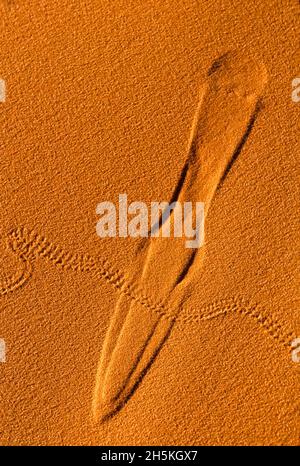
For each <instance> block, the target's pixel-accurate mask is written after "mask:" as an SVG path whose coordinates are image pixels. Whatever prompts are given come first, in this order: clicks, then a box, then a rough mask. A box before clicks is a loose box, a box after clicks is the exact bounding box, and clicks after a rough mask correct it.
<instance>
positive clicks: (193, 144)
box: [0, 54, 294, 420]
mask: <svg viewBox="0 0 300 466" xmlns="http://www.w3.org/2000/svg"><path fill="white" fill-rule="evenodd" d="M265 82H266V72H265V69H264V67H263V66H261V65H258V64H257V63H256V62H254V61H253V60H250V59H247V58H245V57H241V56H239V55H238V54H226V55H224V56H222V57H221V58H220V59H218V60H216V61H215V62H214V63H213V65H212V67H211V69H210V70H209V72H208V75H207V78H206V80H205V81H204V83H203V85H202V86H201V90H200V97H199V103H198V106H197V109H196V113H195V118H194V121H193V125H192V129H191V135H190V140H189V144H188V150H187V156H186V160H185V162H184V165H183V169H182V174H181V176H180V179H179V182H178V184H177V187H176V188H175V189H174V194H173V196H172V200H171V202H173V201H175V200H179V201H183V202H184V201H192V202H196V201H202V202H204V203H205V214H207V212H208V209H209V206H210V204H211V201H212V199H213V197H214V195H215V194H216V193H217V191H218V190H219V189H220V188H221V186H222V184H223V182H224V180H225V178H226V176H228V174H229V173H230V170H231V167H232V165H233V163H234V161H235V160H236V158H237V157H238V155H239V154H240V153H241V150H242V148H243V146H244V144H245V143H246V142H247V139H248V137H249V135H250V133H251V129H252V127H253V125H254V123H255V121H256V118H257V116H258V115H259V111H260V109H261V100H260V98H261V94H262V91H263V87H264V84H265ZM171 215H172V214H171ZM171 220H172V219H171ZM185 239H186V238H184V237H183V238H172V239H170V238H151V239H150V240H149V244H148V249H147V251H146V256H145V258H142V260H141V259H140V260H139V266H138V267H137V268H136V270H134V276H133V277H132V278H131V280H128V279H127V278H125V276H124V275H123V274H121V273H120V272H119V271H116V270H112V269H111V268H110V266H109V265H108V263H107V262H106V261H99V260H97V259H95V258H93V257H90V256H88V255H79V254H71V253H68V252H65V251H64V250H63V249H60V248H59V247H57V246H55V245H54V244H53V243H51V242H49V241H48V240H47V239H46V238H43V237H41V236H40V235H37V234H35V233H34V232H31V231H28V230H27V229H26V228H19V229H16V230H14V231H12V232H11V233H10V235H9V246H10V248H11V249H12V250H13V251H14V252H15V253H16V254H17V255H18V257H19V258H20V259H21V261H22V262H23V263H24V266H26V267H25V270H26V273H25V275H24V276H25V278H24V279H17V277H16V278H15V279H14V280H12V282H14V285H13V286H11V287H10V288H9V289H8V288H7V291H11V290H12V289H15V288H17V287H19V286H21V285H22V284H23V283H25V281H26V280H27V279H28V278H29V276H30V274H31V270H32V264H33V261H34V260H36V258H38V257H44V258H46V259H49V260H50V261H51V262H53V263H54V264H55V265H57V266H59V267H61V268H63V269H70V270H74V271H81V272H84V273H90V274H92V276H94V277H96V278H97V279H98V278H104V279H105V280H107V281H108V282H109V283H110V284H111V285H112V286H113V287H114V288H115V289H116V290H117V291H119V292H120V298H119V300H118V303H117V306H116V309H115V312H114V315H113V317H112V319H111V322H110V326H109V329H108V331H107V335H106V338H105V342H104V345H103V349H102V353H101V358H100V362H99V367H98V371H97V377H96V386H95V391H94V397H93V407H92V409H93V414H94V417H95V419H96V420H98V419H99V418H101V419H106V418H108V417H110V416H111V415H113V414H114V413H116V412H117V411H118V410H119V409H121V408H122V406H124V404H125V403H126V401H127V400H128V399H129V398H130V396H131V395H132V394H133V393H134V390H135V389H136V388H137V386H138V385H139V383H140V381H141V379H142V378H143V376H144V375H145V374H146V372H147V370H148V369H149V367H150V365H151V364H152V363H153V361H154V359H155V357H156V355H157V354H158V353H159V351H160V349H161V348H162V346H163V344H164V342H165V341H166V339H167V338H168V336H169V334H170V332H171V330H172V327H173V325H174V322H175V321H176V320H177V321H179V322H182V323H187V322H201V321H203V320H209V319H213V318H216V317H218V316H220V315H226V314H228V313H230V312H237V313H239V314H242V315H246V316H249V317H251V318H253V319H255V321H256V322H257V323H258V324H259V325H260V327H261V328H263V329H264V330H265V331H266V332H267V333H268V334H269V335H271V336H273V337H274V338H275V339H276V340H277V341H279V342H281V343H282V344H283V345H285V346H289V345H290V341H291V340H292V339H293V337H294V335H293V333H292V332H289V331H285V330H284V329H283V327H282V326H281V325H280V324H278V323H277V322H275V321H274V320H273V319H271V318H269V317H267V316H266V314H265V313H264V310H263V309H262V310H260V308H259V307H257V306H256V305H252V304H249V303H246V302H244V301H243V300H239V299H238V298H224V300H222V301H218V302H215V303H210V304H208V305H206V306H204V307H202V308H201V309H198V310H191V309H186V308H185V307H184V305H183V303H184V293H185V291H186V289H187V285H188V284H190V283H192V284H193V281H192V273H191V270H194V269H197V268H200V267H201V266H202V259H203V248H202V249H200V250H196V251H195V250H189V249H187V248H185V246H184V242H185ZM141 257H142V256H141ZM144 259H145V260H144ZM0 285H1V284H0ZM2 289H4V288H3V287H2ZM153 290H155V291H157V293H156V296H155V298H154V296H153V295H154V293H153ZM170 297H172V306H170V302H169V301H170ZM174 303H175V304H174Z"/></svg>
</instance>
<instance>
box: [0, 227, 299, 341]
mask: <svg viewBox="0 0 300 466" xmlns="http://www.w3.org/2000/svg"><path fill="white" fill-rule="evenodd" d="M7 245H8V247H9V248H10V249H11V250H12V251H13V252H14V253H16V254H17V255H18V257H19V258H20V260H21V261H22V263H23V269H22V271H21V272H19V273H16V274H15V275H13V276H12V277H10V278H9V279H7V280H4V281H2V282H0V295H2V296H3V295H6V294H8V293H9V292H11V291H14V290H16V289H17V288H19V287H21V286H22V285H24V284H25V283H26V282H27V281H28V280H29V278H30V277H31V276H32V273H33V266H32V263H33V262H34V261H35V260H36V259H37V258H38V257H44V258H46V259H47V260H50V261H51V262H53V263H54V264H55V265H56V266H58V267H61V268H62V269H66V270H73V271H74V272H84V273H90V274H91V275H92V276H94V277H95V278H97V279H99V278H100V279H104V280H106V281H107V282H108V283H110V284H111V285H112V286H113V287H114V289H115V290H116V291H118V292H119V293H122V294H124V295H125V296H127V297H128V298H129V299H130V300H133V301H135V302H137V303H138V304H140V305H142V306H143V307H145V308H146V309H147V310H149V311H150V312H155V313H157V314H159V315H160V316H161V317H164V318H166V319H170V320H176V321H178V322H180V323H182V324H187V323H200V322H202V321H206V320H211V319H215V318H217V317H220V316H226V315H227V314H231V313H238V314H241V315H244V316H248V317H251V318H252V319H254V320H255V321H256V323H257V324H258V325H259V326H260V327H261V328H262V329H263V330H264V331H265V333H267V334H269V335H270V336H271V337H272V338H274V339H275V340H276V341H278V342H279V343H280V344H282V345H283V346H285V347H289V348H291V341H292V340H293V339H294V338H295V335H294V334H293V332H288V331H286V330H285V329H284V328H283V326H282V324H280V323H279V322H278V321H276V320H274V319H273V318H271V317H268V316H266V313H265V310H264V309H263V308H262V307H261V306H259V305H257V304H251V303H249V302H247V301H245V300H243V299H239V298H232V297H229V298H226V299H222V300H218V301H215V302H213V303H210V304H208V305H206V306H204V307H202V308H201V309H200V310H197V309H190V308H189V309H188V308H185V307H183V309H182V310H181V312H180V314H179V315H178V310H177V309H171V308H168V307H166V306H165V305H164V304H162V303H156V302H154V301H152V299H150V298H149V297H148V296H147V295H146V294H144V292H143V290H142V289H141V288H140V287H139V286H137V284H136V283H134V282H131V281H130V280H128V279H127V278H126V277H125V276H124V274H122V273H121V272H120V271H118V270H114V269H113V268H112V267H111V266H110V265H109V264H108V262H107V261H106V260H101V261H99V260H96V259H94V258H93V257H91V256H89V255H87V254H86V255H80V254H72V253H69V252H65V251H64V250H63V249H62V248H59V247H58V246H56V245H54V244H53V243H51V242H50V241H48V240H47V239H46V238H45V237H43V236H41V235H39V234H36V233H35V232H34V231H31V230H28V229H27V228H25V227H20V228H17V229H15V230H12V231H11V232H10V233H9V235H8V239H7Z"/></svg>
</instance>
